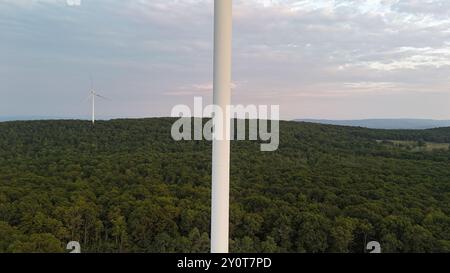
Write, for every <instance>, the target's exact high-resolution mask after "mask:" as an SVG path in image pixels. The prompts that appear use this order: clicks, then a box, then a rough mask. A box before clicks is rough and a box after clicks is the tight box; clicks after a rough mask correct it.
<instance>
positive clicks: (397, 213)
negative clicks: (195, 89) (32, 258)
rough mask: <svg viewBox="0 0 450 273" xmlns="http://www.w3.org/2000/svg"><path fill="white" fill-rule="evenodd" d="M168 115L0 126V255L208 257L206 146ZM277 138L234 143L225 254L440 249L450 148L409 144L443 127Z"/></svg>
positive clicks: (296, 133)
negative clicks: (76, 249) (178, 129)
mask: <svg viewBox="0 0 450 273" xmlns="http://www.w3.org/2000/svg"><path fill="white" fill-rule="evenodd" d="M173 121H174V120H173V119H169V118H161V119H141V120H112V121H99V122H98V123H96V125H95V127H92V125H91V124H90V123H89V122H87V121H28V122H27V121H19V122H3V123H0V252H64V251H66V250H65V249H64V248H65V245H66V244H67V242H69V241H72V240H76V241H79V242H80V243H81V246H82V251H83V252H206V251H208V250H209V239H208V232H209V217H210V183H211V182H210V172H211V163H210V162H211V143H210V142H207V141H181V142H174V141H173V140H172V139H171V137H170V127H171V125H172V123H173ZM280 130H281V139H280V146H279V149H278V150H277V151H276V152H260V150H259V148H260V147H259V143H257V142H249V141H234V142H233V143H232V160H231V164H232V166H231V214H230V217H231V226H230V228H231V238H232V241H231V249H230V250H231V251H233V252H363V251H364V248H365V243H366V242H368V241H372V240H376V241H379V242H380V243H381V246H382V250H383V252H449V251H450V151H448V149H446V148H445V147H446V146H445V145H444V146H442V145H441V146H437V147H441V148H439V149H432V148H430V149H418V147H433V145H435V144H442V143H450V128H439V129H431V130H423V131H421V130H392V131H391V130H371V129H363V128H355V127H340V126H331V125H318V124H310V123H298V122H281V124H280ZM402 143H407V145H406V144H405V145H402ZM415 146H417V147H415ZM442 147H444V148H442Z"/></svg>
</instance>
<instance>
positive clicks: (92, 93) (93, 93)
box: [89, 77, 109, 125]
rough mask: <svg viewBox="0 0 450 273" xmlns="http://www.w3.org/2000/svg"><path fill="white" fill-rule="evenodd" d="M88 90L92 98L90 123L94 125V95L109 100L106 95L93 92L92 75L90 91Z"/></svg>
mask: <svg viewBox="0 0 450 273" xmlns="http://www.w3.org/2000/svg"><path fill="white" fill-rule="evenodd" d="M90 92H91V94H90V95H89V96H90V98H91V100H92V125H94V124H95V97H99V98H102V99H106V100H109V99H108V98H106V97H103V96H102V95H99V94H97V93H96V92H95V90H94V84H93V81H92V77H91V91H90Z"/></svg>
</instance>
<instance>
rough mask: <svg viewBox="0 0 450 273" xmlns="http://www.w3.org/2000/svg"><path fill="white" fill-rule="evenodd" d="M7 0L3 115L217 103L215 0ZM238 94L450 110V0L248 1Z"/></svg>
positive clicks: (328, 113)
mask: <svg viewBox="0 0 450 273" xmlns="http://www.w3.org/2000/svg"><path fill="white" fill-rule="evenodd" d="M71 2H75V3H76V2H77V1H74V0H0V117H2V116H46V117H81V118H88V117H89V113H90V105H89V101H88V100H86V99H87V97H88V95H89V89H90V75H92V78H93V85H94V88H95V90H97V92H98V93H100V94H102V95H103V96H105V97H108V98H110V100H100V99H99V100H98V101H97V104H96V108H97V111H96V112H97V115H98V116H100V117H108V118H109V117H153V116H169V115H170V112H171V110H172V107H174V106H175V105H177V104H187V105H192V104H193V100H194V96H201V97H203V98H204V103H205V104H209V103H212V67H213V62H212V56H213V43H212V42H213V1H212V0H81V3H80V5H69V4H68V3H71ZM233 18H234V22H233V84H232V85H233V91H232V101H233V103H234V104H244V105H248V104H257V105H261V104H262V105H271V104H276V105H280V117H281V118H282V119H295V118H328V119H363V118H434V119H450V1H447V0H359V1H357V0H333V1H332V0H303V1H291V0H285V1H283V0H279V1H275V0H273V1H270V0H234V1H233Z"/></svg>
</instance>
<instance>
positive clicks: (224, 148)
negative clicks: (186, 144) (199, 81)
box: [211, 0, 232, 253]
mask: <svg viewBox="0 0 450 273" xmlns="http://www.w3.org/2000/svg"><path fill="white" fill-rule="evenodd" d="M231 36H232V0H214V95H213V101H214V102H213V103H214V105H216V106H218V107H220V109H222V110H223V111H225V109H226V107H227V105H230V100H231ZM228 118H229V117H227V115H223V118H222V119H221V120H216V121H217V123H216V124H215V125H214V126H220V127H222V136H221V137H220V136H219V137H220V139H216V138H215V137H213V152H212V175H211V178H212V194H211V252H212V253H228V237H229V206H230V203H229V199H230V196H229V194H230V140H229V138H228V137H227V136H226V134H227V133H229V132H230V130H229V129H230V121H229V120H227V119H228ZM221 125H222V126H221ZM216 128H217V127H216Z"/></svg>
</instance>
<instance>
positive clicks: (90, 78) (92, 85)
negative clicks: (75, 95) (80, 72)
mask: <svg viewBox="0 0 450 273" xmlns="http://www.w3.org/2000/svg"><path fill="white" fill-rule="evenodd" d="M89 80H90V81H91V91H92V90H94V80H93V79H92V75H90V74H89Z"/></svg>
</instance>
